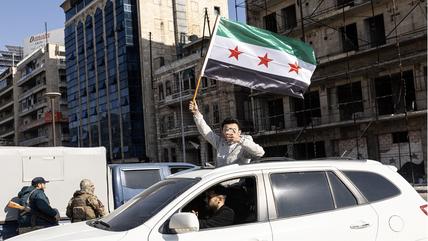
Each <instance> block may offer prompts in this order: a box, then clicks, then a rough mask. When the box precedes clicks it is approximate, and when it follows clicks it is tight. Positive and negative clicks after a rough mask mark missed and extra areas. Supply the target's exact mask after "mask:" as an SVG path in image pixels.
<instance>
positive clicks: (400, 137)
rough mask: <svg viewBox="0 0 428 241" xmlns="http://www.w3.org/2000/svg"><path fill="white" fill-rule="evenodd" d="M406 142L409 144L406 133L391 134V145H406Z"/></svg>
mask: <svg viewBox="0 0 428 241" xmlns="http://www.w3.org/2000/svg"><path fill="white" fill-rule="evenodd" d="M407 142H409V137H408V132H407V131H401V132H394V133H392V143H407Z"/></svg>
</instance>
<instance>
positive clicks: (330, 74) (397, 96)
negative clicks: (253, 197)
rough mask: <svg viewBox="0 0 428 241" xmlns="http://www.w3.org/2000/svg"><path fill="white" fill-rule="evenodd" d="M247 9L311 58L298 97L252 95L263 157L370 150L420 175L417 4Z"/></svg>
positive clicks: (255, 21)
mask: <svg viewBox="0 0 428 241" xmlns="http://www.w3.org/2000/svg"><path fill="white" fill-rule="evenodd" d="M246 9H247V23H248V24H250V25H254V26H257V27H261V28H265V29H268V30H270V31H272V32H276V33H278V34H282V35H286V36H289V37H293V38H299V39H302V40H303V41H305V42H306V43H309V44H310V45H312V47H313V48H314V50H315V54H316V57H317V61H318V65H317V69H316V71H315V73H314V75H313V77H312V84H311V85H310V87H309V89H308V91H307V93H306V94H305V99H304V100H301V99H296V98H291V97H287V96H277V95H271V94H267V93H262V92H259V93H254V94H253V95H252V98H253V106H254V108H253V109H252V112H253V115H254V116H255V118H254V119H253V120H254V130H253V135H254V137H255V138H256V140H257V141H258V142H259V143H260V144H262V145H263V146H264V147H265V150H266V155H271V156H273V155H281V156H289V157H293V158H296V159H306V158H316V157H325V156H348V157H354V158H370V159H374V160H379V161H381V162H382V163H386V164H391V165H395V166H396V167H397V168H398V169H400V171H401V173H402V174H403V175H405V176H406V177H408V178H409V177H411V179H412V180H411V181H412V182H418V180H417V179H418V178H423V176H425V178H426V173H425V169H426V161H427V153H426V151H427V141H426V139H427V134H426V133H427V127H426V126H427V91H426V85H427V67H426V66H427V61H426V59H427V22H426V6H425V3H424V2H422V1H414V0H405V1H391V0H378V1H373V0H325V1H322V0H319V1H308V0H296V1H294V0H282V1H278V0H276V1H274V0H265V1H263V0H256V1H246ZM424 166H425V167H424Z"/></svg>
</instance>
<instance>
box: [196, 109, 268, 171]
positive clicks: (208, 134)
mask: <svg viewBox="0 0 428 241" xmlns="http://www.w3.org/2000/svg"><path fill="white" fill-rule="evenodd" d="M189 110H190V111H191V112H192V113H193V119H194V121H195V124H196V126H197V128H198V131H199V133H201V135H202V136H203V137H204V138H205V140H207V141H208V142H209V143H211V145H212V146H213V147H214V148H215V149H216V150H217V160H216V163H215V166H216V167H221V166H225V165H228V164H233V163H248V162H249V161H250V159H252V158H257V157H262V156H263V155H264V154H265V151H264V150H263V147H261V146H260V145H258V144H256V143H255V142H254V141H253V138H252V137H251V136H250V135H242V134H241V126H240V124H239V121H238V120H236V119H234V118H226V119H224V121H223V123H222V124H221V128H222V136H219V135H217V134H215V133H214V132H213V131H212V129H211V128H210V127H209V126H208V125H207V123H206V122H205V120H204V117H203V116H202V114H201V112H199V108H198V104H197V103H196V101H191V102H190V104H189Z"/></svg>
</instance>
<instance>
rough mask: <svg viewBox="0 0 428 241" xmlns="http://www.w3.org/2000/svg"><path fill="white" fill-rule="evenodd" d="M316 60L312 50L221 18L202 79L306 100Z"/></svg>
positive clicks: (208, 53) (209, 49) (288, 39)
mask: <svg viewBox="0 0 428 241" xmlns="http://www.w3.org/2000/svg"><path fill="white" fill-rule="evenodd" d="M315 67H316V59H315V53H314V50H313V49H312V47H311V46H309V45H308V44H306V43H304V42H302V41H300V40H297V39H292V38H288V37H285V36H282V35H279V34H276V33H272V32H270V31H267V30H264V29H260V28H256V27H253V26H249V25H246V24H242V23H237V22H234V21H230V20H227V19H225V18H220V20H219V22H218V23H217V26H216V28H215V30H214V33H213V37H212V39H211V43H210V47H209V48H208V52H207V56H206V58H205V61H204V64H203V67H202V72H201V73H202V76H205V77H207V78H212V79H216V80H219V81H224V82H229V83H232V84H236V85H241V86H245V87H248V88H252V89H256V90H262V91H267V92H273V93H277V94H283V95H290V96H294V97H299V98H303V93H304V92H305V91H306V89H307V88H308V86H309V84H310V83H311V76H312V74H313V72H314V71H315Z"/></svg>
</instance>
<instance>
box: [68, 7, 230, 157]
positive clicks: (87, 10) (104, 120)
mask: <svg viewBox="0 0 428 241" xmlns="http://www.w3.org/2000/svg"><path fill="white" fill-rule="evenodd" d="M61 6H62V8H63V9H64V12H65V15H66V23H65V25H66V29H65V46H66V52H67V82H68V90H69V91H68V95H69V97H68V101H69V105H70V106H69V107H70V116H69V117H70V135H71V144H72V145H74V146H98V145H103V146H105V147H106V148H107V151H108V153H109V158H110V159H111V160H129V159H131V160H135V159H139V160H141V159H144V160H146V161H155V160H157V158H158V157H157V153H158V151H157V143H156V138H157V137H156V135H157V133H156V119H155V118H154V113H155V109H154V101H153V74H154V70H155V69H156V68H157V67H159V66H161V65H164V64H167V63H170V62H171V61H173V60H175V59H176V56H177V53H176V51H179V50H180V45H182V44H186V43H187V42H188V37H189V36H191V35H195V34H196V35H198V36H201V35H202V29H203V23H204V22H203V19H204V9H205V8H207V12H208V16H209V17H210V19H211V20H212V22H211V24H213V20H214V19H215V16H216V15H215V14H219V13H220V14H227V1H226V0H221V1H220V0H217V1H214V0H210V1H190V0H155V1H143V0H66V1H64V3H63V4H62V5H61ZM211 28H212V25H211ZM207 32H208V31H207ZM179 54H180V53H179ZM143 113H144V114H143Z"/></svg>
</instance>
